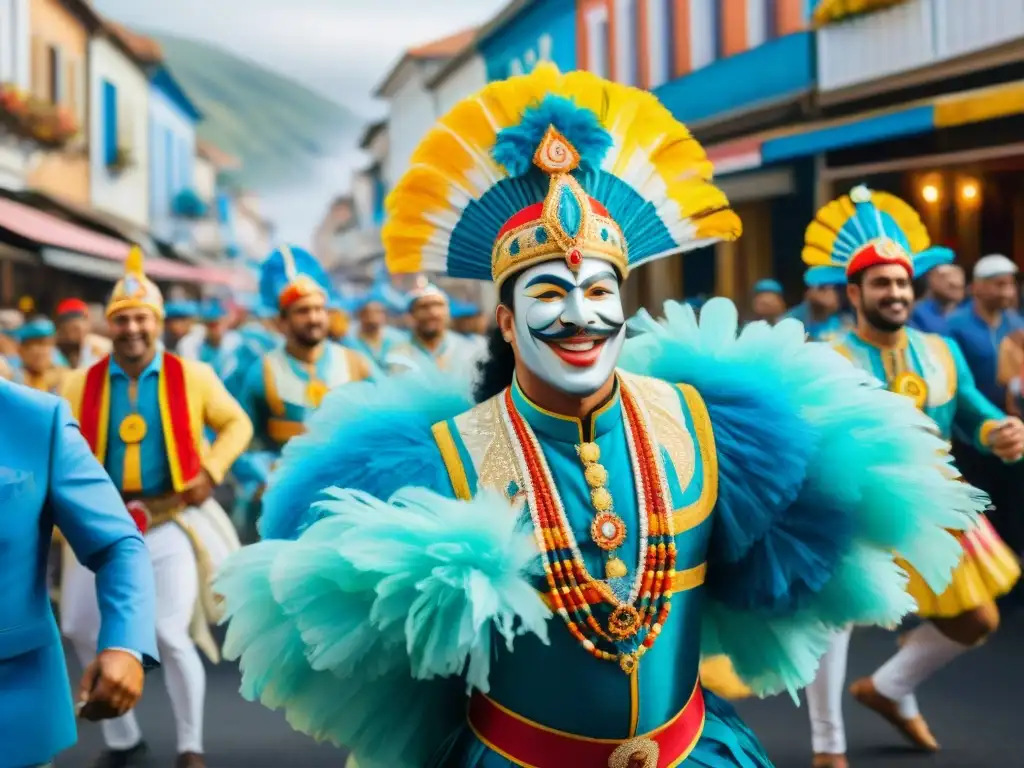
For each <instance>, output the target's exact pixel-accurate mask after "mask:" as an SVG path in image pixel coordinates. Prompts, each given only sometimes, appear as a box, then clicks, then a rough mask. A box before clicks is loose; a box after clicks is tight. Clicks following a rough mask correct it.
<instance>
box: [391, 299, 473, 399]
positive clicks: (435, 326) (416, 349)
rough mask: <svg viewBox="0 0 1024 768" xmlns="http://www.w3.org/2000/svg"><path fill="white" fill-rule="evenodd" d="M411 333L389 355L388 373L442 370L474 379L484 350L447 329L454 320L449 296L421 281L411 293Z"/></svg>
mask: <svg viewBox="0 0 1024 768" xmlns="http://www.w3.org/2000/svg"><path fill="white" fill-rule="evenodd" d="M409 314H410V316H411V317H412V324H413V325H412V333H411V334H410V336H409V339H408V340H407V341H404V342H400V343H398V344H395V345H394V346H393V347H392V348H391V352H390V353H389V354H388V356H387V360H386V363H387V369H388V372H389V373H392V374H396V373H406V372H409V371H422V370H431V369H435V370H439V371H444V372H446V373H451V374H454V375H456V376H461V377H463V378H465V379H467V380H469V379H471V378H472V377H473V375H474V373H475V371H476V365H477V362H478V360H479V358H480V355H481V354H482V353H483V350H480V349H478V348H475V347H474V346H473V345H472V344H471V343H470V342H469V341H468V340H467V339H466V338H465V337H464V336H462V335H460V334H458V333H455V332H454V331H452V330H450V329H449V328H448V323H449V321H450V320H451V309H450V299H449V298H448V294H446V293H445V292H444V291H442V290H441V289H440V288H438V287H437V286H436V285H434V284H433V283H430V282H427V281H425V280H423V281H421V282H420V283H419V284H418V285H417V286H416V287H415V288H413V289H412V290H411V291H410V292H409Z"/></svg>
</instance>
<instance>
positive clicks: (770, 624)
mask: <svg viewBox="0 0 1024 768" xmlns="http://www.w3.org/2000/svg"><path fill="white" fill-rule="evenodd" d="M665 315H666V320H665V322H664V323H658V322H655V321H654V320H653V319H651V318H650V316H649V315H647V316H640V317H638V318H636V319H635V321H634V327H637V328H642V329H643V330H644V331H645V333H643V335H641V336H638V337H636V338H634V339H631V340H630V341H628V342H627V344H626V348H625V352H624V355H623V361H622V364H623V367H624V368H626V369H628V370H632V371H635V372H637V373H641V374H645V375H649V376H654V377H657V378H660V379H664V380H666V381H670V382H673V383H687V384H691V385H693V386H694V387H695V388H696V389H697V390H698V391H699V392H700V393H701V395H702V396H703V398H704V400H705V402H706V404H707V407H708V412H709V414H710V417H711V422H712V427H713V429H714V439H715V447H716V452H717V455H718V470H719V480H720V482H719V497H718V503H717V505H716V508H715V525H714V529H713V532H712V537H711V541H710V549H709V553H708V563H709V569H708V580H707V586H708V594H709V597H710V598H711V599H710V601H709V604H708V606H707V609H706V615H705V620H704V625H703V626H704V634H703V638H702V648H701V650H702V652H703V653H704V654H705V655H715V654H719V653H724V654H726V655H728V656H729V657H730V658H731V659H732V662H733V666H734V667H735V669H736V672H737V674H738V675H739V676H740V678H741V679H742V680H743V681H744V682H745V683H746V684H747V685H748V686H750V688H751V689H752V690H754V691H755V692H756V693H761V694H767V693H775V692H778V691H780V690H789V691H791V692H792V691H796V690H798V689H799V688H801V687H803V686H804V685H806V684H807V683H809V682H810V681H811V679H813V676H814V673H815V670H816V668H817V662H818V658H819V657H820V655H821V654H822V653H823V652H824V651H825V649H826V648H827V647H828V641H829V634H830V632H831V631H832V629H833V628H836V627H840V626H843V625H845V624H848V623H872V624H883V625H890V624H895V623H897V622H899V620H900V619H901V618H902V617H903V616H904V615H905V614H906V613H907V612H909V611H911V610H912V609H913V607H914V606H913V600H912V599H911V598H910V597H909V595H907V594H906V592H905V589H904V587H905V579H906V576H905V574H903V572H902V571H901V570H900V569H899V568H898V567H897V566H896V564H895V563H894V561H893V556H892V554H891V553H892V552H898V553H900V554H901V555H902V556H904V557H905V558H906V559H907V561H908V562H910V563H911V564H912V565H913V566H914V567H915V568H916V569H917V570H918V571H919V572H920V573H921V574H922V576H923V577H924V578H925V580H926V581H927V582H928V583H929V585H930V587H931V588H932V589H934V590H935V591H937V592H941V591H942V589H943V588H944V587H945V585H946V584H948V582H949V579H950V575H951V572H952V569H953V568H954V566H955V565H956V564H957V562H958V560H959V558H960V555H961V553H962V550H961V547H960V545H959V543H958V542H957V540H956V539H955V538H954V537H953V536H951V535H950V534H949V533H948V532H947V529H954V530H958V529H964V528H965V527H967V526H968V525H969V524H970V523H971V521H972V520H973V519H974V518H975V516H976V515H977V514H979V513H980V512H982V511H983V510H984V508H985V504H986V500H985V497H984V494H982V493H981V492H980V491H978V490H976V489H974V488H972V487H971V486H969V485H966V484H964V483H960V482H957V481H955V480H951V479H949V478H950V477H955V476H956V475H957V473H956V472H955V471H953V469H952V459H951V458H950V457H949V455H948V453H947V447H946V445H945V444H944V443H943V441H942V440H941V439H940V438H939V437H937V436H936V435H934V434H933V432H932V431H931V424H930V422H929V420H928V419H927V417H926V416H924V415H923V414H922V413H921V412H920V411H918V410H917V409H916V408H915V407H914V406H913V404H912V403H911V402H910V401H909V400H908V399H907V398H905V397H901V396H899V395H895V394H893V393H890V392H887V391H885V390H883V389H881V388H880V387H879V386H878V384H877V383H875V382H874V381H873V380H872V379H871V378H870V377H869V376H868V375H867V374H866V373H864V372H863V371H860V370H859V369H857V368H855V367H853V366H852V365H851V364H850V363H849V362H848V361H847V360H846V359H845V358H843V357H841V356H840V355H838V354H837V353H836V352H835V351H834V350H832V349H831V348H829V347H828V346H826V345H823V344H814V343H805V342H804V329H803V326H802V325H801V324H800V323H799V322H797V321H795V320H784V321H783V322H781V323H779V324H778V325H777V326H775V327H770V326H768V325H767V324H766V323H752V324H750V325H748V326H747V327H746V328H745V329H744V330H743V332H742V333H740V334H739V335H738V337H737V330H738V318H737V313H736V308H735V307H734V306H733V305H732V303H731V302H729V301H728V300H726V299H718V298H716V299H711V300H709V301H708V302H707V303H706V304H705V305H704V307H703V308H702V310H701V317H700V323H699V324H698V322H697V319H696V316H695V314H694V312H693V310H692V309H691V308H690V307H685V306H682V305H679V304H676V303H674V302H670V303H669V304H666V306H665Z"/></svg>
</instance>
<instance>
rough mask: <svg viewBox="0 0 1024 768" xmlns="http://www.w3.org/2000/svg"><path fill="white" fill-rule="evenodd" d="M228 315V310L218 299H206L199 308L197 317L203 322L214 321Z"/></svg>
mask: <svg viewBox="0 0 1024 768" xmlns="http://www.w3.org/2000/svg"><path fill="white" fill-rule="evenodd" d="M227 316H228V310H227V308H226V307H225V306H224V303H223V302H222V301H221V300H220V299H207V300H206V301H204V302H203V304H202V307H201V308H200V310H199V317H200V318H202V321H203V322H204V323H215V322H217V321H218V320H223V319H224V318H226V317H227Z"/></svg>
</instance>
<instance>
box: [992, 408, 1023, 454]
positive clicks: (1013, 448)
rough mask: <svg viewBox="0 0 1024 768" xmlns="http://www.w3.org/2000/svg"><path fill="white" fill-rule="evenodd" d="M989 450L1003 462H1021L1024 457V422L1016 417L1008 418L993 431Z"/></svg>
mask: <svg viewBox="0 0 1024 768" xmlns="http://www.w3.org/2000/svg"><path fill="white" fill-rule="evenodd" d="M989 448H991V449H992V453H994V454H995V455H996V456H998V457H999V458H1000V459H1002V460H1003V461H1006V462H1011V461H1019V460H1020V458H1021V457H1022V456H1024V422H1021V420H1020V419H1018V418H1017V417H1016V416H1009V417H1007V418H1006V419H1005V420H1004V421H1003V422H1002V424H1000V425H999V426H997V427H996V428H995V429H993V430H992V433H991V435H990V436H989Z"/></svg>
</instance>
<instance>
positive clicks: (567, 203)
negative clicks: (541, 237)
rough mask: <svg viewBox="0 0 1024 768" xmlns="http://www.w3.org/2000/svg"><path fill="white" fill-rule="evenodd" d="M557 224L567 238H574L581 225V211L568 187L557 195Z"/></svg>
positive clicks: (563, 188)
mask: <svg viewBox="0 0 1024 768" xmlns="http://www.w3.org/2000/svg"><path fill="white" fill-rule="evenodd" d="M558 223H559V224H560V225H561V226H562V229H563V230H564V231H565V234H567V235H568V236H569V237H576V235H578V234H579V233H580V227H581V226H582V224H583V211H582V209H581V208H580V203H579V201H578V200H577V199H576V198H575V196H574V195H573V193H572V190H571V189H569V187H567V186H566V187H562V191H561V192H560V193H559V194H558Z"/></svg>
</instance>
